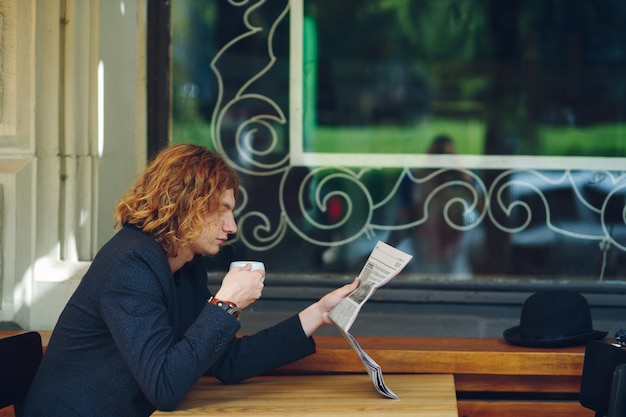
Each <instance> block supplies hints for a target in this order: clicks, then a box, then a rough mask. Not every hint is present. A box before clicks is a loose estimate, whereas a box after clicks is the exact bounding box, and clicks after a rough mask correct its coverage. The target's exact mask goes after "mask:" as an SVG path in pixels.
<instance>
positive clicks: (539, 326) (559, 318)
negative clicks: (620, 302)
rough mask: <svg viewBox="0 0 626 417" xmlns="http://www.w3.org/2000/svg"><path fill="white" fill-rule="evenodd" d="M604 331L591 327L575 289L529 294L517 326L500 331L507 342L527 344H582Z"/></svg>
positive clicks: (587, 312) (582, 302) (589, 314)
mask: <svg viewBox="0 0 626 417" xmlns="http://www.w3.org/2000/svg"><path fill="white" fill-rule="evenodd" d="M607 333H608V332H603V331H598V330H593V327H592V324H591V310H590V309H589V304H588V303H587V300H586V299H585V297H583V296H582V295H581V294H580V293H578V292H576V291H568V290H548V291H539V292H536V293H534V294H532V295H531V296H530V297H528V299H526V301H524V305H523V307H522V315H521V318H520V325H519V326H515V327H511V328H510V329H508V330H505V331H504V333H503V334H502V335H503V336H504V338H505V339H506V340H507V341H508V342H509V343H511V344H514V345H519V346H530V347H563V346H574V345H582V344H584V343H587V342H588V341H590V340H594V339H602V338H604V337H605V336H606V334H607Z"/></svg>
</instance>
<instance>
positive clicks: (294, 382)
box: [153, 373, 458, 417]
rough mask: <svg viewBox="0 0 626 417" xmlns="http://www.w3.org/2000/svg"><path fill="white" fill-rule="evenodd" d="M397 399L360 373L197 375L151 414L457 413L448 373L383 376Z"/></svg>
mask: <svg viewBox="0 0 626 417" xmlns="http://www.w3.org/2000/svg"><path fill="white" fill-rule="evenodd" d="M384 379H385V384H386V385H387V386H388V387H389V389H391V390H392V391H393V392H395V393H396V394H397V395H398V396H399V397H400V399H398V400H394V399H390V398H387V397H384V396H382V395H381V394H379V393H378V392H377V391H376V389H375V388H374V385H373V384H372V380H371V379H370V377H369V376H368V375H367V374H366V373H363V374H351V375H289V376H286V375H272V376H259V377H254V378H251V379H249V380H247V381H244V382H242V383H241V384H237V385H223V384H221V383H220V382H218V381H217V380H216V379H214V378H212V377H204V378H202V379H201V380H200V381H199V382H198V384H197V385H196V386H195V387H194V389H193V390H192V391H191V392H190V393H189V394H188V395H187V396H186V397H185V398H184V399H183V401H182V402H181V403H180V404H179V406H178V408H177V410H176V411H174V412H156V413H154V414H153V415H154V416H215V415H221V414H225V415H251V416H303V415H315V416H337V415H359V416H396V415H405V416H408V415H410V416H415V417H420V416H424V417H458V412H457V405H456V394H455V388H454V378H453V377H452V375H423V374H422V375H412V374H394V375H384Z"/></svg>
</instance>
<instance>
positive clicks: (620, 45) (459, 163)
mask: <svg viewBox="0 0 626 417" xmlns="http://www.w3.org/2000/svg"><path fill="white" fill-rule="evenodd" d="M625 18H626V3H624V2H623V1H621V0H603V1H588V0H572V1H568V2H563V1H560V0H525V1H524V0H517V1H507V2H503V1H501V0H421V1H408V2H407V1H404V0H386V1H380V0H342V1H334V0H333V1H331V0H294V1H291V2H287V1H284V2H276V1H274V2H224V1H209V0H177V1H175V2H172V14H171V19H172V21H171V27H172V48H171V56H172V86H173V87H172V88H173V90H172V119H173V138H172V140H173V141H174V142H194V143H201V144H204V145H207V146H209V147H211V148H212V149H215V150H216V151H218V152H220V153H221V154H223V155H224V156H226V158H228V159H229V161H230V162H231V163H232V164H233V165H234V166H235V167H236V168H237V169H238V171H239V172H240V174H241V176H242V181H243V187H242V190H241V193H240V201H238V207H237V212H236V214H237V220H238V226H239V232H238V233H237V236H236V237H235V238H234V239H233V244H232V247H229V248H227V250H225V251H224V253H223V254H222V255H220V257H219V258H217V259H216V260H215V262H217V263H222V264H224V265H225V264H226V263H228V262H229V261H230V260H231V259H234V258H237V259H244V258H245V259H258V260H263V261H264V262H265V263H266V264H267V266H268V270H269V269H270V268H271V270H272V271H276V272H284V273H293V272H298V273H303V274H313V276H314V277H322V276H323V274H332V273H338V274H344V273H348V274H355V273H357V272H358V271H359V270H360V268H361V266H362V265H363V262H364V259H365V257H366V256H367V255H368V254H369V252H370V251H371V250H372V248H373V247H374V245H375V243H376V241H377V240H383V241H386V242H387V243H390V244H392V245H394V246H397V247H399V248H400V249H402V250H405V251H407V252H410V253H411V254H413V255H414V259H413V260H412V261H411V262H410V263H409V265H408V266H407V268H406V270H405V272H406V274H410V275H411V276H417V277H441V278H445V279H455V280H458V279H472V278H476V279H480V278H489V277H498V278H502V277H513V278H524V279H531V280H537V279H539V280H543V279H563V280H565V279H568V280H569V279H576V280H592V281H608V280H624V279H626V220H625V219H626V187H625V185H626V176H625V175H624V167H626V123H625V122H626V31H624V30H623V22H624V21H625ZM318 274H322V275H318Z"/></svg>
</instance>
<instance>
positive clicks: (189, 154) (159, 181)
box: [115, 144, 239, 257]
mask: <svg viewBox="0 0 626 417" xmlns="http://www.w3.org/2000/svg"><path fill="white" fill-rule="evenodd" d="M238 187H239V176H238V175H237V173H236V172H235V170H234V169H233V168H232V167H231V166H230V165H228V163H227V162H226V161H225V160H224V159H223V158H222V157H221V156H219V155H218V154H216V153H214V152H211V151H209V150H208V149H206V148H204V147H202V146H198V145H191V144H182V145H174V146H170V147H167V148H165V149H163V150H162V151H161V152H159V154H158V155H157V156H156V157H155V158H154V159H153V160H152V162H150V164H149V165H148V167H147V168H146V170H145V171H144V173H143V174H142V175H141V177H140V178H139V180H138V181H137V183H136V184H135V185H134V186H133V187H132V188H130V189H129V190H128V192H127V193H126V196H125V197H124V198H123V199H122V201H120V203H119V204H118V205H117V207H116V208H115V226H116V227H119V226H126V225H134V226H136V227H138V228H139V229H141V230H142V231H143V232H144V233H147V234H149V235H150V236H152V237H153V238H154V239H155V240H156V241H157V242H158V243H159V244H160V245H161V246H162V247H163V249H164V250H165V252H166V253H167V256H170V257H174V256H176V255H177V253H178V248H180V247H183V246H186V245H187V244H189V243H191V242H192V241H194V240H196V239H197V238H198V237H200V234H201V233H202V229H203V227H204V216H205V215H207V214H209V213H211V212H213V211H216V210H218V206H219V203H220V199H221V197H222V195H223V194H224V192H225V191H226V190H228V189H232V190H233V191H234V192H235V198H236V197H237V189H238Z"/></svg>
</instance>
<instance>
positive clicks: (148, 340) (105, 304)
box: [100, 251, 240, 410]
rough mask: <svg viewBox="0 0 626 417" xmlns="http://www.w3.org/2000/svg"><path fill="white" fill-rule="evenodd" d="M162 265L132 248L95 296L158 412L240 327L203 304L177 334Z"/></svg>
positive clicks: (172, 401) (169, 276) (173, 298)
mask: <svg viewBox="0 0 626 417" xmlns="http://www.w3.org/2000/svg"><path fill="white" fill-rule="evenodd" d="M163 263H165V265H164V264H163ZM168 268H169V265H167V262H166V260H165V261H164V260H163V259H162V258H159V257H158V256H155V255H154V254H153V253H151V252H150V251H135V252H133V253H132V254H128V255H126V256H124V257H122V258H121V259H118V260H117V261H116V262H115V265H114V266H113V267H112V268H111V271H110V274H109V279H108V280H107V284H106V286H105V287H104V288H103V291H102V296H101V297H100V311H101V314H102V317H103V319H104V320H105V322H106V324H107V326H108V328H109V330H110V332H111V335H112V337H113V339H114V340H115V343H116V346H117V348H118V349H119V351H120V352H121V355H122V357H123V359H124V361H125V363H126V365H127V366H128V368H129V369H130V371H131V373H132V374H133V377H134V378H135V380H136V381H137V383H138V384H139V386H140V387H141V389H142V391H143V392H144V395H145V396H146V397H147V398H148V400H149V401H150V402H151V403H152V404H153V405H154V406H155V407H156V408H158V409H161V410H172V409H174V408H175V407H176V405H177V404H178V402H179V401H180V400H181V399H182V398H183V397H184V396H185V394H186V393H187V392H188V391H189V390H190V389H191V388H192V387H193V386H194V384H195V383H196V382H197V380H198V379H199V378H200V376H202V374H203V373H204V372H205V371H206V370H207V369H208V368H209V367H211V366H212V365H213V364H214V363H215V362H216V361H217V360H219V358H220V357H221V356H222V355H223V354H224V352H225V351H226V350H227V349H228V348H229V346H230V345H231V343H232V340H233V339H234V338H235V336H236V333H237V331H238V330H239V328H240V326H239V322H238V321H237V320H235V319H234V318H233V317H232V316H230V315H229V314H226V313H224V312H223V311H221V310H219V308H217V307H215V306H213V305H207V304H206V303H204V307H203V308H202V310H201V311H200V312H199V315H198V316H197V317H196V319H195V321H193V323H191V324H190V326H189V327H188V328H187V329H186V330H185V332H184V334H183V335H182V337H181V335H179V334H178V329H177V328H176V326H175V325H174V324H173V319H172V308H174V309H175V308H177V307H176V306H175V305H176V295H175V291H176V286H175V285H174V280H173V277H172V274H171V272H169V269H168ZM190 301H191V300H190ZM222 313H224V314H222Z"/></svg>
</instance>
